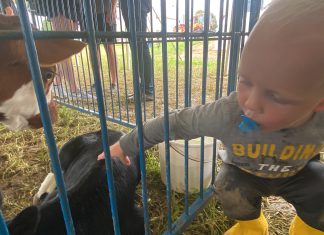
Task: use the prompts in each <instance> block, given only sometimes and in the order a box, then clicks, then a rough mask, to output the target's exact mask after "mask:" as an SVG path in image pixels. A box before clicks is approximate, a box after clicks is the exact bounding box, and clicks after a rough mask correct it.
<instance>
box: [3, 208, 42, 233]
mask: <svg viewBox="0 0 324 235" xmlns="http://www.w3.org/2000/svg"><path fill="white" fill-rule="evenodd" d="M39 219H40V218H39V211H38V208H37V207H36V206H31V207H27V208H26V209H24V210H23V211H22V212H20V213H19V214H18V215H17V216H16V217H15V218H13V219H12V220H10V221H8V222H7V226H8V229H9V233H10V235H18V234H24V235H32V234H35V233H36V230H37V227H38V224H39Z"/></svg>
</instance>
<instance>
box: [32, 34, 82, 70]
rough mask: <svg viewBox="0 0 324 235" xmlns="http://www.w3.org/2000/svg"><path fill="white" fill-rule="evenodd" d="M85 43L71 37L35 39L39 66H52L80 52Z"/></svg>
mask: <svg viewBox="0 0 324 235" xmlns="http://www.w3.org/2000/svg"><path fill="white" fill-rule="evenodd" d="M85 46H86V44H85V43H83V42H80V41H76V40H72V39H49V40H37V41H36V48H37V54H38V59H39V64H40V65H41V66H53V65H55V64H57V63H58V62H61V61H63V60H65V59H67V58H69V57H70V56H72V55H74V54H76V53H78V52H80V51H81V50H82V49H83V48H84V47H85Z"/></svg>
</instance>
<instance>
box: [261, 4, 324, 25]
mask: <svg viewBox="0 0 324 235" xmlns="http://www.w3.org/2000/svg"><path fill="white" fill-rule="evenodd" d="M260 20H267V21H268V23H274V24H279V25H280V27H285V26H291V25H296V26H298V24H301V23H302V24H303V25H307V26H310V25H314V24H315V25H321V28H324V27H323V26H324V0H273V1H272V2H271V3H270V4H269V6H268V8H267V9H266V10H265V12H264V14H263V15H262V17H261V19H260ZM321 28H319V30H321Z"/></svg>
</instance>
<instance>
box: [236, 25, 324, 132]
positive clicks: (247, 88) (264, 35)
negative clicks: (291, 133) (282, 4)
mask: <svg viewBox="0 0 324 235" xmlns="http://www.w3.org/2000/svg"><path fill="white" fill-rule="evenodd" d="M256 31H257V32H255V33H254V34H252V35H251V37H250V38H249V41H248V42H247V44H246V46H245V48H244V50H243V54H242V58H241V62H240V66H239V82H238V88H237V90H238V102H239V105H240V107H241V108H242V110H243V111H244V113H245V115H246V116H248V117H249V118H251V119H252V120H254V121H255V122H257V123H258V124H259V125H260V127H261V130H262V131H276V130H280V129H285V128H294V127H297V126H300V125H302V124H303V123H305V122H306V121H307V120H309V118H310V117H311V116H312V114H313V113H314V112H317V111H322V110H324V58H323V54H324V53H320V52H323V51H324V43H322V45H321V44H320V43H318V44H316V43H315V44H314V43H313V42H312V43H311V42H310V39H309V37H302V36H300V37H295V38H289V37H285V36H282V35H275V34H272V31H271V29H269V28H267V27H263V28H261V29H258V30H256ZM288 35H289V34H288Z"/></svg>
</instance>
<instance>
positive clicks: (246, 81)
mask: <svg viewBox="0 0 324 235" xmlns="http://www.w3.org/2000/svg"><path fill="white" fill-rule="evenodd" d="M239 83H240V84H241V85H244V86H248V87H251V86H252V85H253V84H252V82H250V81H249V80H245V79H241V78H240V79H239Z"/></svg>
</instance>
